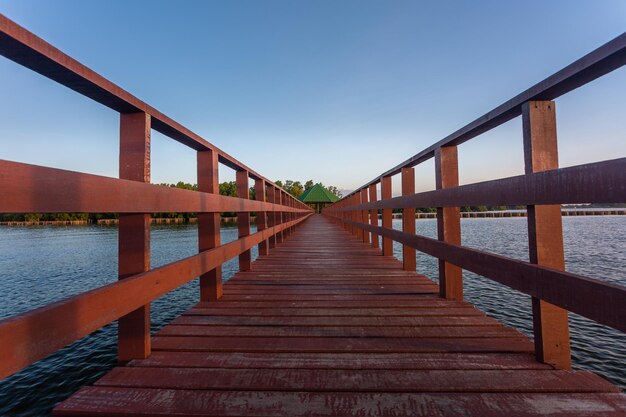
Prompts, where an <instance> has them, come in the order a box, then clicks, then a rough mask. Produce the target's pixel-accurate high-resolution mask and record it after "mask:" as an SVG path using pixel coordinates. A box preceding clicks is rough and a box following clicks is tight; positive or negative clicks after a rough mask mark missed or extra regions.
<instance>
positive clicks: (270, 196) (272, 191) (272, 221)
mask: <svg viewBox="0 0 626 417" xmlns="http://www.w3.org/2000/svg"><path fill="white" fill-rule="evenodd" d="M267 200H268V202H270V203H272V204H276V187H274V186H273V185H268V186H267ZM267 223H268V224H267V227H268V228H269V227H274V226H276V212H275V211H273V212H271V213H267ZM275 247H276V235H272V236H270V239H269V248H270V249H274V248H275Z"/></svg>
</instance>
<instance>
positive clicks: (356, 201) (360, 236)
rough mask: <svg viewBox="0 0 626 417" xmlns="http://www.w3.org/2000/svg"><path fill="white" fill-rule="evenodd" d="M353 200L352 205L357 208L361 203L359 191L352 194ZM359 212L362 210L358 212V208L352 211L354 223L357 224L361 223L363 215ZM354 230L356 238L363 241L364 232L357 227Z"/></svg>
mask: <svg viewBox="0 0 626 417" xmlns="http://www.w3.org/2000/svg"><path fill="white" fill-rule="evenodd" d="M353 198H354V205H355V206H359V205H361V204H362V201H361V191H358V190H357V191H356V192H355V193H354V196H353ZM361 212H362V210H359V209H358V208H355V209H354V212H353V213H354V221H355V222H357V223H361V220H362V219H363V215H362V214H361ZM355 229H356V230H355V232H356V237H357V238H358V239H359V240H363V236H364V235H365V232H364V231H363V229H361V228H360V227H358V226H355Z"/></svg>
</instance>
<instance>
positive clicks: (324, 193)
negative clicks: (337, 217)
mask: <svg viewBox="0 0 626 417" xmlns="http://www.w3.org/2000/svg"><path fill="white" fill-rule="evenodd" d="M298 200H300V201H302V202H303V203H334V202H335V201H337V200H339V198H338V197H337V196H336V195H334V194H333V193H331V192H330V191H328V190H327V189H326V188H324V186H322V184H315V185H314V186H313V187H311V188H309V189H308V190H306V191H305V192H304V193H302V195H301V196H300V197H298Z"/></svg>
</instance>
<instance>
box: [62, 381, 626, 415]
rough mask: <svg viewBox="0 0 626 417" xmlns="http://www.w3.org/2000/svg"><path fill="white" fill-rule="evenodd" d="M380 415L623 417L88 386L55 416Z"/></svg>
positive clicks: (378, 397)
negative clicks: (365, 411)
mask: <svg viewBox="0 0 626 417" xmlns="http://www.w3.org/2000/svg"><path fill="white" fill-rule="evenodd" d="M364 410H372V413H376V414H378V415H384V416H400V415H406V414H407V413H408V412H410V414H411V415H421V416H435V417H436V416H441V417H443V416H447V417H492V416H494V417H495V416H498V417H501V416H503V415H510V416H516V417H518V416H519V417H527V416H546V415H550V416H563V417H565V416H567V417H579V416H580V417H582V416H585V417H589V416H594V417H595V416H598V417H622V416H623V415H624V413H626V397H624V396H622V395H619V394H529V393H524V394H516V393H506V394H491V393H489V394H486V393H485V394H476V393H468V394H454V395H452V394H450V393H441V394H438V393H434V394H422V393H333V392H320V393H310V392H308V393H307V392H293V393H289V392H279V391H273V392H267V391H262V392H254V391H198V390H163V389H147V388H115V387H87V388H82V389H80V390H79V391H78V392H77V393H76V394H74V396H72V398H71V399H70V400H67V401H65V402H63V403H61V404H60V405H59V406H58V407H57V408H56V410H55V415H74V416H77V415H79V416H80V415H89V416H96V415H129V414H130V413H131V412H136V413H138V414H139V413H142V414H143V415H155V416H195V417H199V416H207V415H210V416H230V417H245V416H259V415H267V416H270V415H271V416H274V417H293V416H344V417H345V416H362V415H363V412H364Z"/></svg>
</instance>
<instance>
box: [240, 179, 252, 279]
mask: <svg viewBox="0 0 626 417" xmlns="http://www.w3.org/2000/svg"><path fill="white" fill-rule="evenodd" d="M236 183H237V197H238V198H242V199H244V200H247V199H249V198H250V191H249V187H248V171H237V174H236ZM237 230H238V233H239V234H238V236H239V238H240V239H241V238H242V237H246V236H248V235H249V234H250V213H244V212H240V213H237ZM251 265H252V254H251V253H250V250H246V251H243V252H242V253H240V254H239V270H240V271H249V270H250V268H251Z"/></svg>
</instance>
